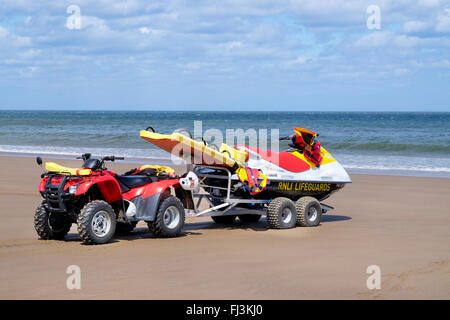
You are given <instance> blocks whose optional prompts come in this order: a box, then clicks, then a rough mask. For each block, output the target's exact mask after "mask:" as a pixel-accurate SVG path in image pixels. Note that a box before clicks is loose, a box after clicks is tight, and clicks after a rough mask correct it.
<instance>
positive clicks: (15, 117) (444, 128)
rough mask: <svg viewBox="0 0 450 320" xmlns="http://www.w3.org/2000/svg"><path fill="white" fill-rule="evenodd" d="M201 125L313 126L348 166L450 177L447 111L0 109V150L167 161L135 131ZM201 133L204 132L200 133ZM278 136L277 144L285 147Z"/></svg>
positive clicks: (283, 131)
mask: <svg viewBox="0 0 450 320" xmlns="http://www.w3.org/2000/svg"><path fill="white" fill-rule="evenodd" d="M194 121H202V128H203V133H204V132H205V131H206V130H208V129H213V128H214V129H218V130H219V131H221V132H222V133H223V135H224V136H225V135H226V130H227V129H228V130H236V129H243V130H244V131H245V130H247V129H249V128H254V129H256V130H260V129H268V130H269V132H270V130H271V129H272V130H274V129H278V130H279V135H280V136H286V135H289V134H291V133H292V128H293V127H298V126H300V127H305V128H308V129H311V130H313V131H316V132H318V133H319V134H320V136H319V140H320V142H321V144H322V146H323V147H324V148H326V149H327V150H328V151H329V152H330V153H331V154H332V155H333V156H334V157H335V158H336V159H337V160H338V161H339V162H340V163H342V164H343V166H344V167H345V168H346V169H348V170H349V171H350V173H369V174H389V175H407V176H429V177H446V178H449V177H450V112H437V111H436V112H435V111H432V112H418V111H414V112H406V111H399V112H380V111H367V112H366V111H365V112H358V111H348V112H342V111H339V112H336V111H334V112H326V111H320V112H311V111H301V112H300V111H299V112H293V111H277V112H273V111H262V112H246V111H232V112H227V111H219V112H213V111H85V110H79V111H73V110H72V111H61V110H58V111H53V110H20V111H12V110H2V111H0V155H14V156H33V155H39V154H40V155H43V156H48V157H51V156H53V157H62V158H74V157H75V156H78V155H80V154H82V153H84V152H90V153H92V154H94V155H110V154H113V155H117V156H123V157H125V158H126V160H128V161H130V162H151V163H158V162H160V163H164V164H167V163H169V162H170V159H171V157H170V154H169V153H167V152H165V151H163V150H161V149H158V148H157V147H155V146H153V145H151V144H149V143H147V142H146V141H144V140H143V139H141V138H140V137H139V130H141V129H145V128H146V127H148V126H152V127H153V128H154V129H155V130H156V131H157V132H160V133H172V132H173V131H174V130H175V129H187V130H190V131H192V132H193V130H194ZM206 140H207V139H206ZM287 147H288V146H287V143H286V142H282V143H280V150H283V149H285V148H287Z"/></svg>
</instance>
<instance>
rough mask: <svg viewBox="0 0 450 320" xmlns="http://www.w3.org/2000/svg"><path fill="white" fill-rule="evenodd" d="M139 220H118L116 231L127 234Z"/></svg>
mask: <svg viewBox="0 0 450 320" xmlns="http://www.w3.org/2000/svg"><path fill="white" fill-rule="evenodd" d="M136 225H137V221H117V224H116V233H121V234H127V233H130V232H131V231H133V230H134V228H136Z"/></svg>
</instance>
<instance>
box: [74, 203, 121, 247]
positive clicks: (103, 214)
mask: <svg viewBox="0 0 450 320" xmlns="http://www.w3.org/2000/svg"><path fill="white" fill-rule="evenodd" d="M77 224H78V232H79V234H80V237H81V241H82V242H83V243H85V244H104V243H107V242H108V241H109V240H111V238H112V237H113V236H114V232H115V231H116V213H115V212H114V210H113V208H112V207H111V205H110V204H109V203H107V202H105V201H103V200H94V201H91V202H89V203H88V204H86V205H85V206H84V208H83V209H81V212H80V214H79V215H78V221H77Z"/></svg>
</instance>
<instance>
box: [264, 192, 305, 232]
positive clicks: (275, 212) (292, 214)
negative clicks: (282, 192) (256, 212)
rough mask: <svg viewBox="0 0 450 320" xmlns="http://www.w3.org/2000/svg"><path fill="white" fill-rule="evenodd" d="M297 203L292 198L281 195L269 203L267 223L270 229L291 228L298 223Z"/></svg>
mask: <svg viewBox="0 0 450 320" xmlns="http://www.w3.org/2000/svg"><path fill="white" fill-rule="evenodd" d="M296 216H297V214H296V210H295V204H294V202H293V201H292V200H291V199H288V198H284V197H279V198H275V199H274V200H272V201H271V202H270V203H269V207H268V208H267V216H266V218H267V225H268V227H269V228H270V229H289V228H293V227H295V223H296Z"/></svg>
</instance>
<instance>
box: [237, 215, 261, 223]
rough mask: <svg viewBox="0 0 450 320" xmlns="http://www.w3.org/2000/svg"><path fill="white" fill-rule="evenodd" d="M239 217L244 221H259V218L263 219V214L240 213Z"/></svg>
mask: <svg viewBox="0 0 450 320" xmlns="http://www.w3.org/2000/svg"><path fill="white" fill-rule="evenodd" d="M238 218H239V220H241V222H243V223H248V222H257V221H259V219H261V215H260V214H240V215H238Z"/></svg>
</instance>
